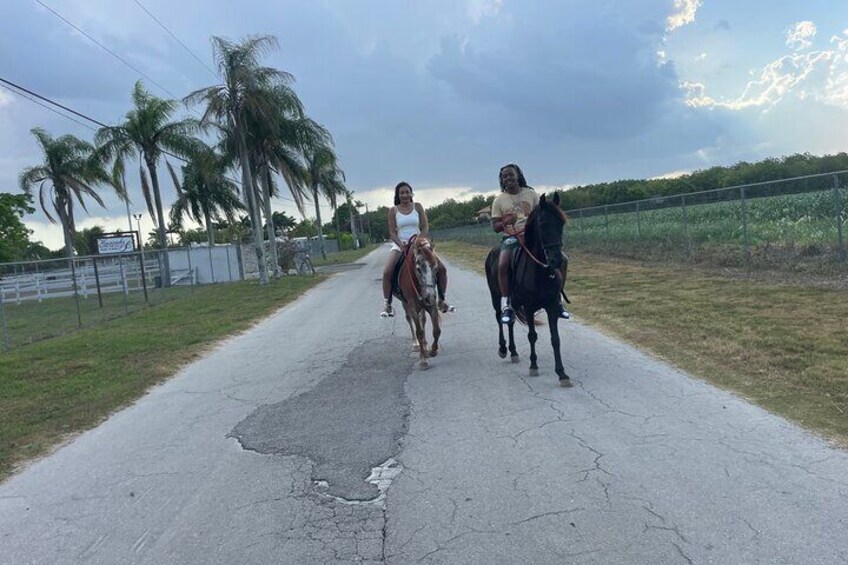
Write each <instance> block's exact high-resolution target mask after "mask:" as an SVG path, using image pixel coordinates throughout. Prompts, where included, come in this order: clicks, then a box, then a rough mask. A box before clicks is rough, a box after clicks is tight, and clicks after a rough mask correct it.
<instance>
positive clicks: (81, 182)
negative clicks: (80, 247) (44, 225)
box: [19, 128, 126, 258]
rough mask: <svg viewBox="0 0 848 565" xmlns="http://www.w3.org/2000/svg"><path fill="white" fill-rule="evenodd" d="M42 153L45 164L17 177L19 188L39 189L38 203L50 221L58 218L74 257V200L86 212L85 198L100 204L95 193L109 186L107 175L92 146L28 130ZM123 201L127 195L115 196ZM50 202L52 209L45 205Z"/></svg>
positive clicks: (36, 130)
mask: <svg viewBox="0 0 848 565" xmlns="http://www.w3.org/2000/svg"><path fill="white" fill-rule="evenodd" d="M30 131H31V132H32V135H34V136H35V139H36V141H38V144H39V145H40V146H41V150H42V151H43V152H44V163H42V164H41V165H36V166H34V167H27V168H26V169H24V170H23V172H22V173H21V176H20V179H19V180H20V186H21V189H22V190H23V191H24V192H26V193H27V194H29V195H32V192H33V191H34V190H35V188H36V187H38V201H39V203H40V204H41V209H42V210H43V211H44V214H45V215H46V216H47V219H48V220H50V221H51V222H54V223H55V222H56V220H55V218H54V217H53V215H52V214H51V207H52V211H53V212H55V214H56V215H57V216H58V217H59V222H60V223H61V224H62V232H63V234H64V237H65V253H66V254H67V256H68V258H72V257H73V256H74V233H75V231H76V226H75V223H74V200H76V201H77V202H78V203H79V205H80V206H82V208H83V210H85V211H86V212H87V211H88V208H86V205H85V200H84V197H85V196H89V197H91V198H92V199H93V200H94V201H95V202H97V203H98V204H100V206H103V207H104V208H105V206H104V205H103V200H102V199H101V198H100V196H99V195H98V194H97V192H96V191H95V186H97V185H98V184H108V176H107V175H106V172H105V171H104V170H103V167H102V165H101V162H100V161H99V159H98V158H97V155H96V153H95V150H94V146H92V145H91V144H90V143H87V142H85V141H83V140H81V139H78V138H76V137H74V136H73V135H63V136H62V137H59V138H58V139H54V138H53V137H52V136H50V134H48V133H47V132H46V131H44V130H43V129H41V128H34V129H32V130H30ZM118 195H119V196H120V197H121V198H122V199H123V198H126V195H122V194H120V192H119V194H118ZM48 200H49V201H50V203H51V205H52V206H48V204H47V202H48Z"/></svg>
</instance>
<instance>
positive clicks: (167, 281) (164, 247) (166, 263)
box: [144, 157, 171, 288]
mask: <svg viewBox="0 0 848 565" xmlns="http://www.w3.org/2000/svg"><path fill="white" fill-rule="evenodd" d="M144 160H145V162H146V163H147V172H148V173H150V184H151V185H152V188H153V201H154V202H155V203H156V216H157V222H156V223H157V224H158V226H157V227H156V233H157V236H158V238H159V252H160V253H161V255H160V257H162V286H164V287H166V288H167V287H169V286H171V261H170V259H169V257H168V240H167V236H166V234H165V214H164V212H163V210H162V195H161V194H160V193H159V175H158V174H157V173H156V162H155V161H153V160H152V159H149V158H147V157H145V159H144Z"/></svg>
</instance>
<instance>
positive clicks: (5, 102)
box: [0, 89, 15, 108]
mask: <svg viewBox="0 0 848 565" xmlns="http://www.w3.org/2000/svg"><path fill="white" fill-rule="evenodd" d="M14 101H15V97H14V96H12V94H11V93H9V92H8V91H6V90H2V89H0V108H3V107H4V106H10V105H11V104H12V103H13V102H14Z"/></svg>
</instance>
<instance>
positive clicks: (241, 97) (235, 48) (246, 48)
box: [185, 35, 292, 284]
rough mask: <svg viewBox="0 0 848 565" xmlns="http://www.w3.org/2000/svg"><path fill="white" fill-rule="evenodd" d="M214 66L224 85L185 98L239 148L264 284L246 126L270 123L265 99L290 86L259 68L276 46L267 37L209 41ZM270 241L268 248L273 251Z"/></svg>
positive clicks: (285, 77)
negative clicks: (228, 133)
mask: <svg viewBox="0 0 848 565" xmlns="http://www.w3.org/2000/svg"><path fill="white" fill-rule="evenodd" d="M212 46H213V51H214V54H215V63H216V65H217V67H218V72H219V73H220V75H221V78H222V79H223V81H224V82H223V84H217V85H214V86H209V87H206V88H202V89H200V90H196V91H194V92H192V93H191V94H189V95H188V96H186V97H185V101H186V102H187V103H198V102H203V103H205V104H206V110H205V111H204V113H203V118H202V119H201V123H202V124H204V125H208V124H210V123H211V122H212V121H214V122H217V125H218V126H219V127H220V128H223V129H226V130H229V131H231V132H232V134H233V137H234V141H235V143H236V146H237V152H236V156H237V159H238V162H239V165H240V167H241V178H242V191H243V193H244V196H245V201H246V202H245V203H246V204H247V209H248V213H249V214H250V216H251V223H252V225H253V226H255V227H256V228H257V229H255V230H254V244H255V246H256V256H257V258H258V259H259V265H260V269H259V280H260V283H262V284H266V283H267V282H268V273H267V268H266V261H265V249H264V245H263V241H262V239H263V238H262V232H261V229H259V228H261V226H262V221H261V214H260V208H259V202H258V200H259V199H258V198H257V196H258V195H257V194H256V192H255V185H254V182H253V181H254V178H253V174H252V170H251V159H250V154H249V149H248V135H249V133H250V132H249V130H248V120H261V121H273V120H274V119H275V116H276V113H277V111H278V110H277V108H276V106H275V100H274V97H273V96H270V95H269V93H271V92H273V90H274V88H276V87H277V86H279V85H284V84H286V83H289V82H291V80H292V77H291V75H289V74H288V73H285V72H283V71H280V70H278V69H274V68H271V67H263V66H261V65H260V64H259V58H260V56H261V55H264V54H265V53H267V52H268V51H270V50H271V49H273V48H275V47H276V46H277V40H276V39H275V38H274V37H273V36H270V35H260V36H250V37H247V38H246V39H244V40H243V41H242V42H241V43H233V42H231V41H229V40H227V39H224V38H221V37H213V38H212ZM273 243H274V242H273V241H272V242H271V244H272V245H273Z"/></svg>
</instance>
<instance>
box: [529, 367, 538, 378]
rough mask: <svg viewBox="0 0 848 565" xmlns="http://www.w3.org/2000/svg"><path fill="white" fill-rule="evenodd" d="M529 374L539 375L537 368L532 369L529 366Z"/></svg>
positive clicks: (532, 375)
mask: <svg viewBox="0 0 848 565" xmlns="http://www.w3.org/2000/svg"><path fill="white" fill-rule="evenodd" d="M530 376H531V377H538V376H539V369H533V368H531V369H530Z"/></svg>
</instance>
